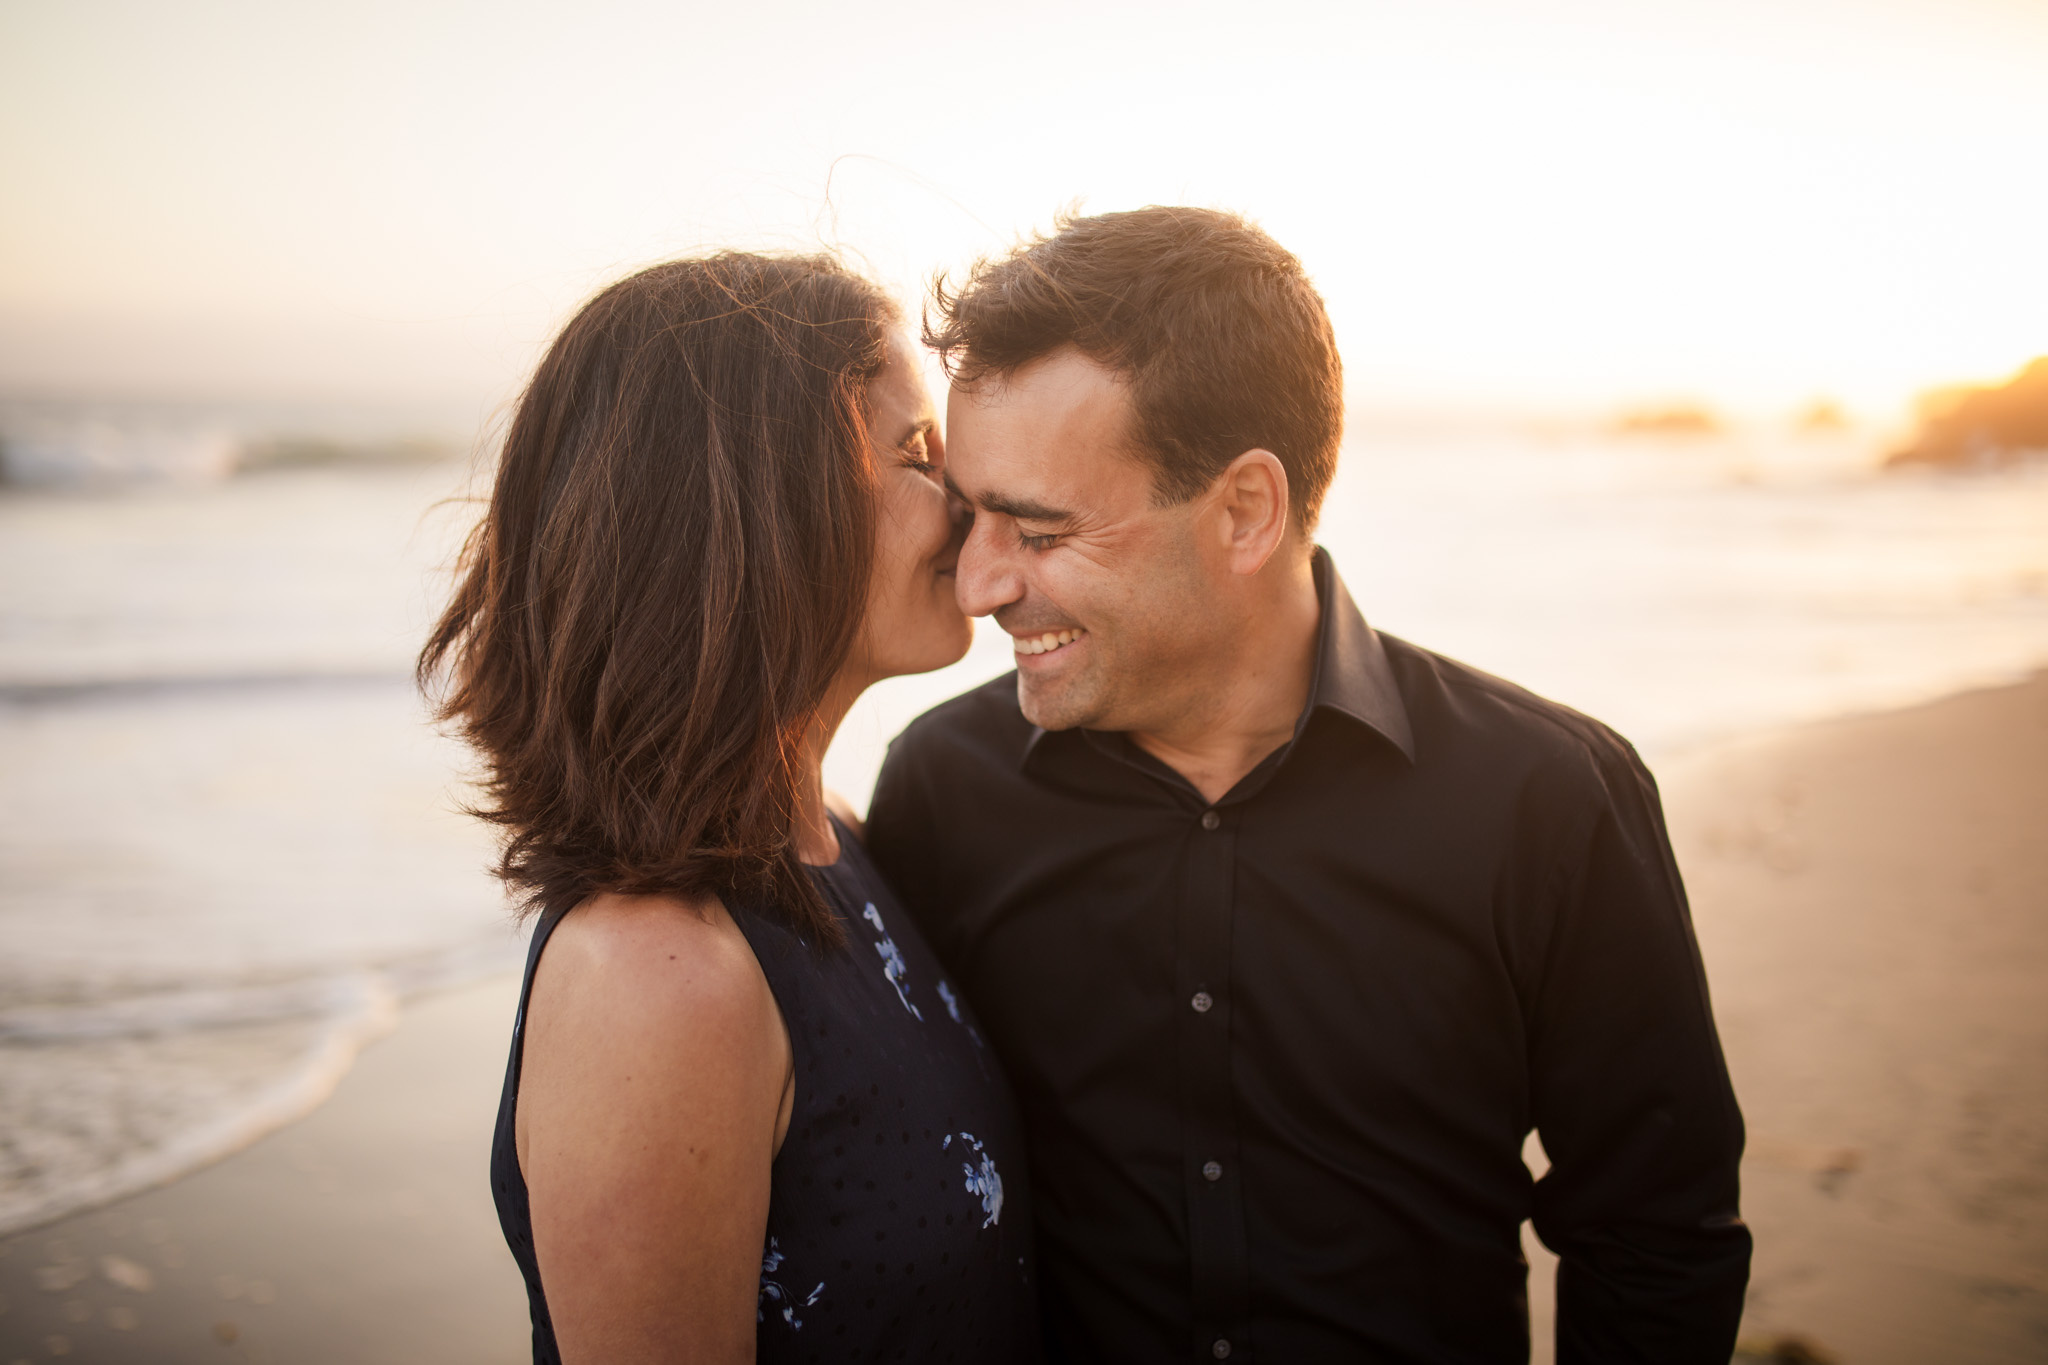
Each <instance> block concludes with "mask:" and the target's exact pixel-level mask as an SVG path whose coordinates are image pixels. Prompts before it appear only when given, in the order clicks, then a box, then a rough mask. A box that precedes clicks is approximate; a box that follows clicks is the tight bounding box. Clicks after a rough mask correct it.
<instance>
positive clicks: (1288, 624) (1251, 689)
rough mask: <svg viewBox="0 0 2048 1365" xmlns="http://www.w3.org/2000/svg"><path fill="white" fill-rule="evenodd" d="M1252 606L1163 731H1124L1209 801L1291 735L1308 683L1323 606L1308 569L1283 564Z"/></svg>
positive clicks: (1311, 678) (1160, 728) (1300, 564)
mask: <svg viewBox="0 0 2048 1365" xmlns="http://www.w3.org/2000/svg"><path fill="white" fill-rule="evenodd" d="M1278 567H1279V566H1272V568H1278ZM1254 605H1255V608H1256V609H1255V610H1252V611H1249V612H1247V613H1246V614H1245V617H1244V622H1243V625H1242V627H1241V628H1240V629H1238V630H1236V631H1234V632H1232V635H1231V639H1230V642H1229V645H1228V646H1227V650H1226V652H1225V653H1224V655H1223V656H1222V660H1221V666H1220V667H1219V669H1218V670H1217V672H1216V673H1215V674H1214V675H1213V678H1212V679H1211V681H1210V683H1209V685H1208V686H1207V687H1206V688H1203V689H1201V690H1200V691H1198V692H1197V694H1196V696H1195V698H1194V699H1193V705H1191V706H1189V707H1187V708H1186V709H1184V710H1183V711H1182V712H1181V714H1180V715H1178V716H1176V717H1175V718H1174V720H1173V722H1172V723H1171V724H1170V725H1165V726H1158V727H1154V728H1152V729H1149V730H1133V731H1131V732H1129V733H1130V737H1131V740H1132V742H1133V743H1135V744H1136V745H1137V746H1138V747H1139V748H1141V749H1143V750H1144V751H1145V752H1146V753H1148V754H1151V755H1152V756H1153V757H1154V758H1156V759H1158V760H1159V761H1160V762H1162V763H1164V764H1166V765H1167V766H1168V767H1169V768H1172V769H1173V770H1174V771H1175V772H1177V773H1179V774H1180V775H1181V776H1182V777H1185V778H1186V779H1187V780H1188V781H1189V783H1191V784H1192V785H1193V786H1194V788H1195V790H1196V791H1198V792H1200V793H1201V794H1202V798H1203V799H1204V800H1206V801H1209V802H1212V803H1213V802H1216V801H1219V800H1221V799H1222V798H1223V796H1224V794H1225V793H1227V792H1228V791H1229V790H1230V789H1231V788H1232V787H1234V786H1236V785H1237V784H1238V783H1239V782H1240V781H1242V780H1243V779H1244V776H1245V774H1247V773H1249V772H1250V771H1251V770H1252V769H1254V768H1256V767H1258V766H1259V764H1260V762H1262V761H1263V760H1264V759H1265V757H1266V755H1268V754H1270V753H1272V752H1273V751H1274V750H1275V749H1278V748H1279V747H1280V746H1281V745H1283V744H1285V743H1287V741H1288V740H1289V739H1291V738H1292V737H1293V735H1294V725H1295V722H1296V721H1297V720H1299V719H1300V717H1301V711H1302V708H1303V707H1304V706H1306V705H1308V693H1309V688H1310V686H1311V685H1312V684H1313V682H1314V679H1315V668H1316V639H1317V632H1318V629H1319V627H1320V625H1321V621H1322V606H1321V603H1320V601H1319V600H1318V598H1317V596H1316V582H1315V570H1314V568H1313V565H1312V563H1311V562H1310V561H1309V560H1308V559H1307V558H1305V557H1304V558H1303V559H1301V560H1299V561H1298V562H1297V563H1295V564H1290V565H1289V566H1287V568H1286V569H1285V571H1284V572H1283V573H1281V574H1277V575H1276V577H1275V578H1274V580H1273V582H1272V584H1271V587H1270V590H1268V591H1266V592H1262V593H1260V594H1259V600H1258V601H1257V602H1256V603H1255V604H1254Z"/></svg>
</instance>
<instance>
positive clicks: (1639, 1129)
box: [1529, 736, 1750, 1365]
mask: <svg viewBox="0 0 2048 1365" xmlns="http://www.w3.org/2000/svg"><path fill="white" fill-rule="evenodd" d="M1608 738H1609V740H1610V742H1611V744H1612V746H1613V747H1612V749H1611V750H1610V751H1609V752H1606V753H1596V755H1595V761H1594V763H1593V769H1594V783H1595V793H1594V798H1593V800H1592V801H1590V802H1587V803H1584V804H1583V805H1581V809H1582V810H1584V811H1585V812H1586V814H1585V816H1584V818H1582V819H1581V820H1579V821H1578V822H1576V824H1577V829H1576V830H1575V831H1574V834H1573V836H1572V837H1571V838H1570V839H1569V840H1568V841H1567V843H1566V847H1565V851H1564V853H1563V855H1562V856H1561V857H1559V858H1557V859H1556V860H1555V861H1554V862H1553V863H1552V865H1551V870H1550V872H1549V875H1548V881H1549V883H1550V884H1549V886H1548V887H1547V888H1546V889H1545V895H1544V900H1545V902H1546V903H1547V905H1548V906H1549V908H1550V913H1549V915H1548V916H1547V917H1546V921H1547V923H1546V929H1547V934H1546V939H1547V941H1546V942H1545V943H1544V945H1543V952H1542V967H1541V976H1540V983H1539V985H1538V987H1537V998H1536V1001H1535V1007H1534V1009H1533V1011H1531V1019H1530V1022H1531V1030H1530V1035H1529V1047H1530V1074H1531V1080H1532V1102H1533V1117H1534V1120H1535V1123H1536V1128H1537V1132H1538V1135H1539V1136H1540V1137H1541V1139H1542V1142H1543V1146H1544V1150H1545V1151H1546V1153H1547V1154H1548V1155H1549V1157H1550V1159H1551V1167H1550V1170H1549V1171H1548V1172H1547V1173H1546V1174H1545V1175H1544V1176H1543V1178H1542V1179H1541V1180H1539V1181H1538V1182H1537V1184H1536V1190H1535V1227H1536V1233H1537V1235H1538V1236H1539V1237H1540V1238H1541V1239H1542V1240H1543V1243H1544V1245H1546V1246H1548V1247H1549V1248H1550V1249H1551V1250H1552V1251H1555V1252H1556V1253H1557V1254H1558V1256H1559V1257H1560V1260H1561V1263H1560V1265H1559V1267H1558V1282H1557V1360H1558V1362H1559V1365H1592V1363H1593V1362H1599V1363H1600V1365H1618V1363H1619V1362H1638V1361H1639V1362H1645V1365H1648V1363H1649V1362H1656V1365H1686V1363H1687V1362H1700V1365H1706V1363H1707V1362H1713V1365H1726V1362H1727V1360H1728V1357H1729V1355H1730V1354H1731V1353H1732V1351H1733V1349H1734V1344H1735V1335H1736V1328H1737V1326H1738V1325H1739V1323H1740V1321H1741V1316H1742V1300H1743V1292H1744V1290H1745V1288H1746V1286H1747V1284H1748V1280H1749V1257H1750V1235H1749V1230H1748V1229H1747V1228H1746V1227H1745V1226H1744V1225H1743V1223H1742V1219H1741V1217H1740V1214H1739V1212H1738V1166H1739V1163H1740V1161H1741V1158H1742V1144H1743V1129H1742V1116H1741V1113H1740V1111H1739V1110H1738V1109H1737V1107H1736V1102H1735V1094H1734V1090H1733V1087H1732V1086H1731V1085H1730V1083H1729V1079H1728V1070H1727V1066H1726V1064H1725V1063H1724V1061H1723V1060H1722V1056H1721V1045H1720V1040H1719V1038H1718V1037H1717V1036H1716V1034H1715V1030H1714V1021H1713V1013H1712V1009H1711V1006H1710V1005H1709V1002H1708V996H1707V983H1706V975H1705V972H1704V970H1703V968H1702V966H1701V963H1700V957H1699V948H1698V945H1697V943H1696V941H1695V939H1694V936H1693V928H1692V918H1691V913H1690V911H1689V910H1688V908H1687V905H1686V899H1685V889H1684V886H1683V884H1682V883H1681V881H1680V879H1679V875H1678V868H1677V864H1676V862H1675V861H1674V859H1673V858H1672V854H1671V846H1670V839H1669V837H1668V835H1667V833H1666V830H1665V826H1664V817H1663V812H1662V809H1661V807H1660V805H1659V802H1658V798H1657V792H1656V787H1655V784H1654V782H1653V781H1652V780H1651V778H1650V775H1649V773H1648V772H1647V771H1646V770H1645V769H1644V768H1643V766H1642V764H1641V762H1640V761H1639V760H1638V759H1637V758H1636V756H1635V754H1634V753H1633V751H1631V750H1629V749H1628V746H1627V745H1626V744H1624V743H1622V742H1621V741H1620V740H1618V739H1613V738H1612V737H1611V736H1610V737H1608ZM1581 790H1582V791H1583V788H1581Z"/></svg>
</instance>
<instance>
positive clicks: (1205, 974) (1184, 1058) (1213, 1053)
mask: <svg viewBox="0 0 2048 1365" xmlns="http://www.w3.org/2000/svg"><path fill="white" fill-rule="evenodd" d="M1195 824H1196V829H1195V831H1194V834H1193V837H1192V839H1191V841H1190V845H1189V847H1190V854H1191V856H1189V857H1188V858H1187V859H1186V860H1185V863H1184V866H1185V868H1186V872H1187V880H1186V882H1185V883H1184V884H1183V889H1182V894H1181V897H1180V916H1179V918H1180V923H1179V926H1178V928H1179V933H1178V934H1177V935H1176V941H1177V943H1178V945H1179V951H1178V956H1177V961H1176V963H1175V982H1176V987H1177V989H1178V992H1179V1002H1180V1003H1179V1005H1178V1007H1177V1014H1178V1018H1179V1027H1178V1030H1177V1033H1178V1045H1179V1046H1178V1051H1179V1060H1180V1080H1181V1087H1180V1089H1181V1112H1182V1116H1183V1122H1182V1134H1183V1141H1182V1151H1181V1164H1182V1177H1181V1178H1182V1184H1183V1187H1184V1189H1185V1191H1186V1197H1187V1210H1188V1253H1189V1269H1190V1275H1191V1285H1190V1288H1191V1289H1192V1292H1193V1300H1194V1322H1193V1330H1194V1337H1193V1340H1192V1342H1191V1348H1192V1351H1193V1354H1194V1358H1195V1359H1197V1360H1246V1359H1249V1358H1250V1356H1251V1349H1250V1347H1251V1343H1250V1341H1249V1339H1248V1337H1247V1332H1246V1317H1247V1308H1248V1301H1249V1288H1248V1282H1249V1266H1248V1264H1247V1255H1246V1246H1245V1220H1244V1181H1243V1178H1242V1167H1241V1164H1240V1161H1239V1151H1238V1140H1237V1120H1236V1102H1235V1097H1234V1093H1233V1089H1232V1086H1231V1080H1230V1020H1231V1008H1232V990H1231V961H1230V958H1231V951H1230V949H1231V929H1232V917H1233V914H1234V912H1235V902H1236V894H1237V866H1236V865H1237V820H1236V819H1235V818H1234V817H1233V814H1232V812H1231V811H1229V810H1227V809H1218V808H1216V807H1210V808H1208V809H1206V810H1203V811H1202V812H1201V813H1200V814H1199V815H1198V816H1196V817H1195Z"/></svg>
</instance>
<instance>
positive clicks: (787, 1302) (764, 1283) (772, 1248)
mask: <svg viewBox="0 0 2048 1365" xmlns="http://www.w3.org/2000/svg"><path fill="white" fill-rule="evenodd" d="M788 1259H789V1258H788V1257H787V1256H785V1255H783V1253H782V1248H781V1247H779V1246H777V1245H776V1242H775V1239H774V1238H773V1237H770V1238H769V1239H768V1250H767V1251H766V1252H765V1253H763V1254H762V1256H761V1293H760V1296H759V1297H758V1298H757V1299H756V1300H755V1304H754V1321H755V1322H756V1323H762V1322H766V1321H768V1309H769V1306H770V1305H771V1304H774V1305H780V1307H779V1309H778V1316H779V1317H781V1319H782V1320H783V1321H784V1322H786V1323H788V1324H789V1328H790V1330H791V1331H793V1332H801V1331H803V1330H804V1320H803V1319H802V1318H800V1317H798V1316H797V1315H796V1312H797V1309H799V1308H809V1307H810V1306H811V1305H812V1304H814V1303H816V1302H817V1301H818V1299H819V1298H820V1297H821V1296H822V1295H823V1294H824V1292H825V1282H824V1281H823V1280H820V1281H818V1287H817V1288H816V1289H813V1290H812V1291H811V1292H810V1293H809V1294H808V1295H807V1296H805V1297H804V1298H802V1299H798V1298H797V1297H796V1296H795V1295H793V1294H791V1293H790V1292H789V1290H787V1289H785V1288H783V1287H782V1283H781V1282H780V1281H779V1280H771V1279H769V1278H768V1277H769V1276H770V1275H773V1274H774V1273H775V1272H776V1271H778V1270H780V1269H782V1263H783V1262H784V1261H786V1260H788Z"/></svg>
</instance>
